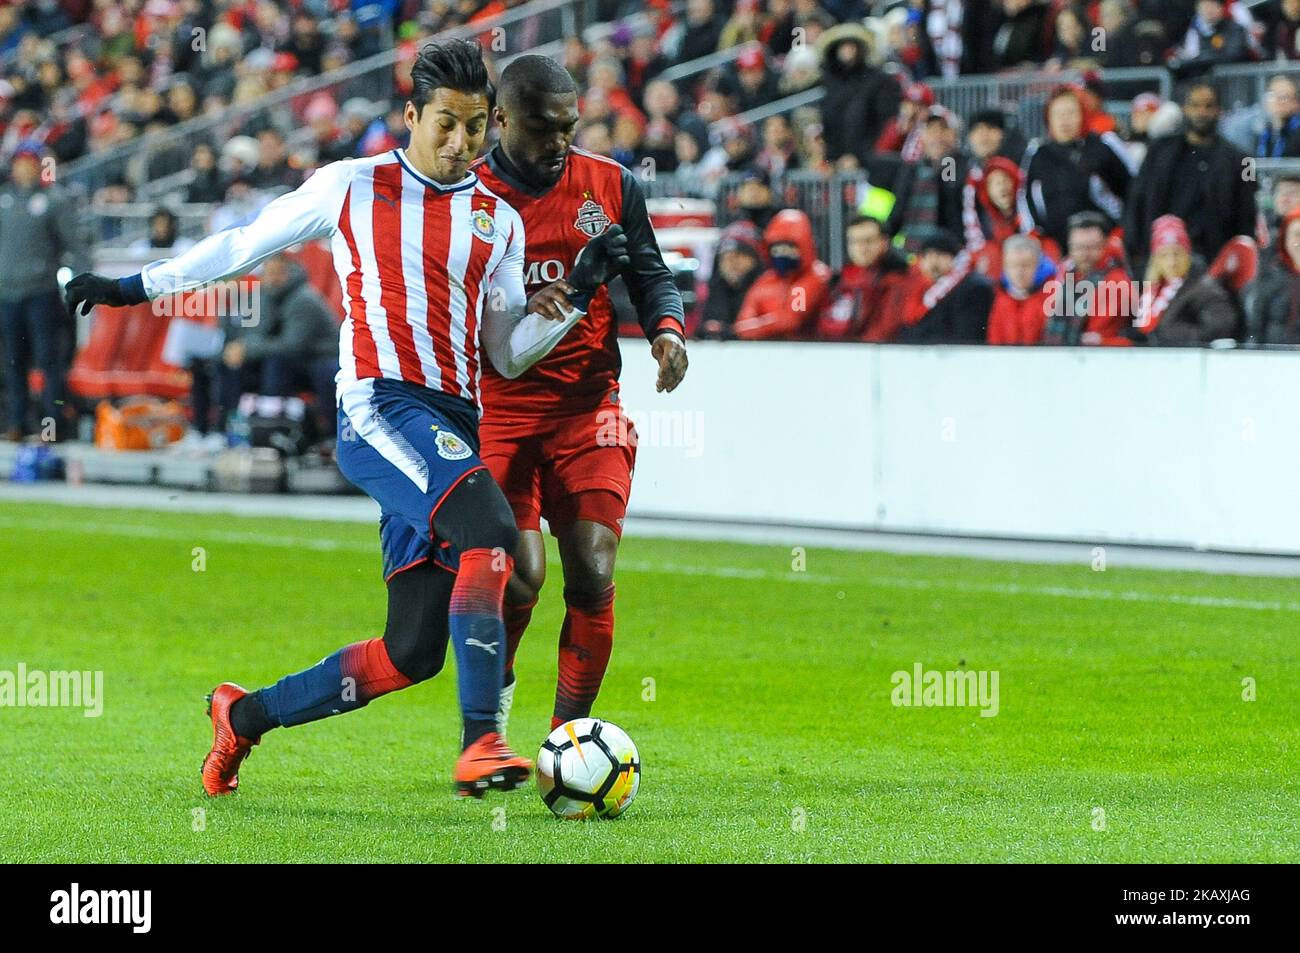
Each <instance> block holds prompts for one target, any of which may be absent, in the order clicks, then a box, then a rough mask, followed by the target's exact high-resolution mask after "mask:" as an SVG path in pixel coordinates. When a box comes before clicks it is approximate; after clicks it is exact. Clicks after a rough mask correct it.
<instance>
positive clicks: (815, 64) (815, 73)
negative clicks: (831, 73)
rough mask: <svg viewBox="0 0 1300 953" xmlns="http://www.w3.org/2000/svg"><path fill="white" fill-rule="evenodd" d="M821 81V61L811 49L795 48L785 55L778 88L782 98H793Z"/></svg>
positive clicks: (808, 47) (805, 46) (804, 46)
mask: <svg viewBox="0 0 1300 953" xmlns="http://www.w3.org/2000/svg"><path fill="white" fill-rule="evenodd" d="M821 79H822V71H821V59H820V58H819V57H818V56H817V51H816V50H814V49H813V48H812V47H810V46H807V45H803V46H797V47H795V48H794V49H792V50H791V51H790V52H789V53H787V54H786V55H785V62H784V63H782V64H781V79H780V81H779V82H778V87H779V89H780V91H781V95H782V96H793V95H794V94H795V93H802V92H803V91H804V90H805V89H812V88H813V87H814V86H816V85H818V84H819V83H820V82H821Z"/></svg>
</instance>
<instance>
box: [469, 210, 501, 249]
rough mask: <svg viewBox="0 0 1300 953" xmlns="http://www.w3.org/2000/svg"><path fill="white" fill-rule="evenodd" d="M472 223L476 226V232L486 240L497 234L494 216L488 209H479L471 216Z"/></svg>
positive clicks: (490, 239)
mask: <svg viewBox="0 0 1300 953" xmlns="http://www.w3.org/2000/svg"><path fill="white" fill-rule="evenodd" d="M470 223H471V224H472V225H473V226H474V234H475V235H477V236H478V237H479V238H481V239H483V241H485V242H490V241H492V239H494V238H496V236H497V226H496V223H495V222H494V221H492V216H491V215H489V214H488V211H487V209H483V208H481V209H478V210H477V211H476V212H475V213H474V214H473V215H471V216H470Z"/></svg>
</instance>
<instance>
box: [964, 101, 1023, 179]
mask: <svg viewBox="0 0 1300 953" xmlns="http://www.w3.org/2000/svg"><path fill="white" fill-rule="evenodd" d="M1026 145H1027V143H1026V142H1025V138H1024V136H1022V135H1021V134H1020V132H1019V130H1015V129H1011V130H1008V129H1007V114H1006V113H1004V112H1003V111H1002V110H1001V109H982V110H980V111H979V112H977V113H975V114H974V115H972V116H971V117H970V130H969V131H968V132H967V133H966V158H967V161H969V162H970V164H971V166H972V168H979V167H982V166H983V165H984V163H985V162H987V161H988V160H989V159H991V158H993V157H994V156H1005V157H1006V158H1008V159H1010V160H1011V161H1012V162H1014V163H1016V165H1019V164H1020V160H1021V158H1022V157H1023V156H1024V154H1025V147H1026Z"/></svg>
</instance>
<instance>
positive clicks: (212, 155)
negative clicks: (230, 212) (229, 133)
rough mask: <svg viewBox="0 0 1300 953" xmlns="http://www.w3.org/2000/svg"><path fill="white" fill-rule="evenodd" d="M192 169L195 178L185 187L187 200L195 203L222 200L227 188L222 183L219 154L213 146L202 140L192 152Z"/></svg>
mask: <svg viewBox="0 0 1300 953" xmlns="http://www.w3.org/2000/svg"><path fill="white" fill-rule="evenodd" d="M190 169H191V170H192V171H193V172H194V178H193V179H191V180H190V184H189V185H187V186H186V187H185V201H186V202H190V203H194V204H207V203H212V202H220V201H221V198H222V196H223V195H224V194H225V190H224V188H223V187H222V184H221V171H220V170H219V169H218V168H217V154H216V152H215V151H213V148H212V146H210V145H208V143H206V142H200V143H199V144H198V145H196V146H195V147H194V151H193V152H192V153H191V154H190Z"/></svg>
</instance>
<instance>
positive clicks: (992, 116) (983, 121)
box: [967, 109, 1007, 130]
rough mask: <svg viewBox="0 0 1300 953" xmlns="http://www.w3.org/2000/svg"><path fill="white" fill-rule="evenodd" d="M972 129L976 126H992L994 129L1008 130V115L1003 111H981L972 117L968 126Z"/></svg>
mask: <svg viewBox="0 0 1300 953" xmlns="http://www.w3.org/2000/svg"><path fill="white" fill-rule="evenodd" d="M967 125H968V126H969V127H970V128H971V129H974V128H975V127H976V126H992V127H993V128H994V129H1002V130H1005V129H1006V128H1007V114H1006V113H1004V112H1003V111H1002V110H1001V109H981V110H980V111H979V112H977V113H974V114H972V115H971V117H970V121H969V123H968V124H967Z"/></svg>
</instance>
